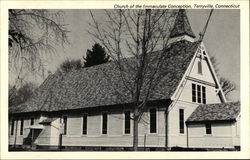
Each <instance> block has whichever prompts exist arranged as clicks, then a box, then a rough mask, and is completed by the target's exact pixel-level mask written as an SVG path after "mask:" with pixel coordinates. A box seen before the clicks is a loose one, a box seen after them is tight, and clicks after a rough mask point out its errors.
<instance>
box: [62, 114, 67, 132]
mask: <svg viewBox="0 0 250 160" xmlns="http://www.w3.org/2000/svg"><path fill="white" fill-rule="evenodd" d="M63 126H64V132H63V134H65V135H66V134H67V117H66V116H63Z"/></svg>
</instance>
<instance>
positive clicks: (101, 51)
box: [83, 43, 109, 67]
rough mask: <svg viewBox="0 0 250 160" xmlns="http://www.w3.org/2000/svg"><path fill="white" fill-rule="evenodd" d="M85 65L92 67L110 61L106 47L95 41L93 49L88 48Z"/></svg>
mask: <svg viewBox="0 0 250 160" xmlns="http://www.w3.org/2000/svg"><path fill="white" fill-rule="evenodd" d="M83 59H84V60H85V62H84V67H90V66H94V65H98V64H103V63H106V62H108V61H109V55H107V53H106V51H105V48H103V47H102V46H101V45H100V44H98V43H95V44H94V45H93V46H92V51H91V50H89V49H88V50H87V53H86V58H84V57H83Z"/></svg>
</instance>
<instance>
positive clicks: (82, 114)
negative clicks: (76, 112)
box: [81, 112, 89, 136]
mask: <svg viewBox="0 0 250 160" xmlns="http://www.w3.org/2000/svg"><path fill="white" fill-rule="evenodd" d="M84 115H87V118H86V119H87V126H86V134H83V124H84V123H83V121H84ZM88 116H89V115H88V113H86V112H84V113H83V114H82V123H81V135H82V136H87V135H88Z"/></svg>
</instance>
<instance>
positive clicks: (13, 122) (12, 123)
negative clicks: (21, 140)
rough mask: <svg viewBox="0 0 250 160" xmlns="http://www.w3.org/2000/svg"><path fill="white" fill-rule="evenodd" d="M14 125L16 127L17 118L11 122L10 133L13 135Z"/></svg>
mask: <svg viewBox="0 0 250 160" xmlns="http://www.w3.org/2000/svg"><path fill="white" fill-rule="evenodd" d="M14 127H15V120H14V119H12V122H11V131H10V134H11V135H13V134H14Z"/></svg>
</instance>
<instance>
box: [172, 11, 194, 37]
mask: <svg viewBox="0 0 250 160" xmlns="http://www.w3.org/2000/svg"><path fill="white" fill-rule="evenodd" d="M185 34H186V35H189V36H191V37H193V38H195V35H194V33H193V31H192V28H191V26H190V23H189V21H188V18H187V14H186V10H185V9H180V10H179V12H178V14H177V16H176V19H175V24H174V28H173V30H172V31H171V34H170V37H178V36H182V35H185Z"/></svg>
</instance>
